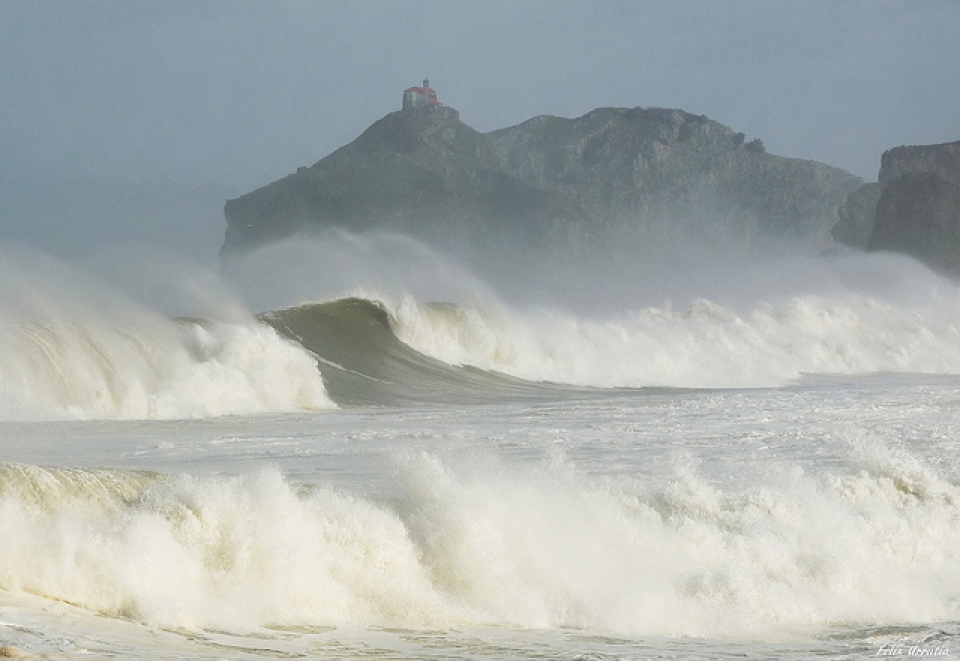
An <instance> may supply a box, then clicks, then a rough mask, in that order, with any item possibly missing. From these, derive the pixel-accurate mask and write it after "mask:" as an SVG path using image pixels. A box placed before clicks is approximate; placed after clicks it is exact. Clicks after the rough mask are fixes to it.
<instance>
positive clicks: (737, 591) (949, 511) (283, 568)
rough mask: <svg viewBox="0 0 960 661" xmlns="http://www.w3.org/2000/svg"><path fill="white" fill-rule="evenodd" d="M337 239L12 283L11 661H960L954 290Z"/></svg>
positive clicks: (59, 269) (4, 500) (863, 265)
mask: <svg viewBox="0 0 960 661" xmlns="http://www.w3.org/2000/svg"><path fill="white" fill-rule="evenodd" d="M326 238H327V240H326V241H325V242H323V241H322V242H321V244H322V245H320V244H318V245H311V246H308V247H306V248H305V247H304V245H302V243H301V244H296V245H292V246H286V247H285V248H282V249H281V248H271V249H270V250H271V251H272V252H270V251H268V252H267V253H264V254H260V255H256V256H255V258H251V260H250V262H249V263H246V264H240V265H234V266H233V267H232V270H231V269H227V271H229V273H228V274H226V275H224V274H220V273H210V272H207V271H204V270H203V269H200V268H199V267H193V266H190V265H187V264H182V263H178V262H176V261H175V260H172V259H167V258H162V257H156V256H148V255H140V254H138V255H130V254H126V255H125V256H117V255H108V256H101V257H100V258H98V259H97V260H91V261H89V262H87V263H84V264H81V265H77V264H65V263H62V262H59V261H57V260H54V259H52V258H49V257H45V256H43V255H40V254H37V253H33V252H30V251H28V250H25V249H20V248H13V247H6V248H4V249H2V250H0V285H2V287H0V530H2V531H3V532H2V535H0V655H6V656H17V655H20V656H23V657H26V658H30V657H38V658H49V659H73V658H138V659H224V658H226V659H254V658H321V659H322V658H329V659H356V658H377V659H534V658H538V659H590V660H597V659H635V660H639V659H733V658H738V659H741V658H751V659H753V658H756V659H766V658H770V659H773V658H777V659H781V658H783V659H810V658H825V659H860V658H867V657H877V656H938V657H948V658H950V657H955V656H958V655H960V462H958V458H960V287H958V286H957V283H955V282H953V281H951V280H949V279H946V278H943V277H941V276H938V275H936V274H934V273H932V272H930V271H929V270H927V269H925V268H924V267H922V266H921V265H919V264H917V263H915V262H913V261H911V260H908V259H906V258H902V257H896V256H892V255H880V254H878V255H862V254H856V253H832V254H821V253H820V252H817V251H812V252H811V251H809V250H806V249H803V248H798V247H796V246H791V247H787V248H783V249H779V250H778V251H774V252H768V253H764V254H762V255H750V256H744V255H737V256H736V259H732V258H729V257H730V256H729V255H727V256H721V257H723V258H722V259H721V258H720V257H718V258H716V259H713V260H710V259H705V260H702V261H701V260H698V266H696V267H695V266H694V265H691V264H689V263H684V262H683V260H682V259H676V260H674V259H671V258H665V257H663V256H662V255H661V259H660V260H659V261H657V260H646V261H644V263H645V264H648V265H650V264H652V266H649V270H644V269H643V268H640V267H636V268H634V267H633V266H632V265H631V262H629V260H627V261H625V262H617V263H614V264H605V265H604V266H603V267H602V268H601V267H599V266H594V267H591V268H588V269H580V270H578V269H577V268H576V264H572V263H571V261H575V260H567V261H564V262H562V263H560V264H556V263H554V269H555V271H556V272H555V273H552V272H551V271H550V270H549V269H545V268H544V264H546V263H548V262H549V261H550V260H547V259H543V260H540V261H539V262H536V263H534V262H535V261H536V260H531V261H530V263H529V264H526V265H525V266H526V267H527V270H525V271H524V270H518V269H516V268H507V267H505V266H503V264H502V263H499V262H498V263H497V267H496V268H493V269H488V270H487V271H486V272H481V271H482V269H479V268H477V267H476V261H475V260H474V261H471V260H470V259H469V258H467V257H464V258H463V259H460V260H455V259H453V258H452V257H450V256H438V255H436V254H435V253H434V252H433V251H431V250H428V249H426V248H424V247H423V246H419V245H415V244H414V243H412V242H410V241H408V240H406V239H402V238H398V237H390V236H370V237H356V236H353V237H351V236H346V235H338V236H336V237H333V238H331V237H326ZM331 243H332V247H331ZM307 254H309V255H312V256H313V257H311V258H307V257H305V256H304V255H307ZM311 259H312V260H313V261H311ZM640 261H643V260H640ZM252 264H258V265H259V266H257V267H254V266H252ZM721 264H724V265H725V266H724V267H723V268H721V267H720V265H721ZM361 267H362V268H361ZM258 269H259V270H258ZM671 269H673V270H671ZM498 274H499V277H498ZM521 276H522V277H521Z"/></svg>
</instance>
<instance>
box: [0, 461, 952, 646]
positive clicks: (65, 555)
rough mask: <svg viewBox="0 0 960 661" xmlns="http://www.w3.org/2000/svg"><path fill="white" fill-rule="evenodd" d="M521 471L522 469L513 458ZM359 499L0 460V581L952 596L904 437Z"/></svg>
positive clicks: (200, 590)
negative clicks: (730, 473)
mask: <svg viewBox="0 0 960 661" xmlns="http://www.w3.org/2000/svg"><path fill="white" fill-rule="evenodd" d="M518 471H521V472H522V474H517V472H518ZM399 479H400V483H399V484H398V485H397V495H396V497H395V498H393V499H391V500H389V501H377V500H371V499H370V498H369V497H360V496H355V495H351V494H349V493H344V492H340V491H337V490H334V489H330V488H327V487H324V486H303V485H298V484H294V483H290V482H288V481H286V480H285V479H284V478H283V477H281V475H280V474H279V473H278V472H276V471H265V472H260V473H256V474H250V475H246V476H239V477H216V476H208V477H203V478H195V477H189V476H183V475H179V476H178V475H163V474H151V473H131V472H122V471H107V470H100V471H91V470H81V469H62V468H61V469H58V468H40V467H36V466H28V465H20V464H7V465H3V466H2V467H0V526H2V527H3V530H4V531H6V533H5V539H6V541H5V543H4V544H3V545H2V546H0V588H2V589H4V590H22V591H26V592H29V593H32V594H36V595H40V596H43V597H46V598H52V599H57V600H62V601H65V602H68V603H71V604H74V605H77V606H80V607H82V608H85V609H88V610H90V611H93V612H96V613H99V614H105V615H108V616H114V617H125V618H132V619H135V620H138V621H141V622H145V623H149V624H153V625H160V626H168V627H200V628H218V629H226V630H250V629H251V628H255V627H258V626H278V625H279V626H299V625H304V626H321V625H334V626H341V625H374V624H375V625H388V626H416V627H424V626H439V627H446V628H449V627H453V626H459V625H462V624H469V623H482V624H498V625H507V626H524V627H585V628H589V629H593V630H605V631H614V632H623V633H629V634H642V635H670V636H676V635H697V636H720V637H723V636H728V635H733V636H739V635H750V634H762V635H770V633H771V632H776V631H789V630H790V629H792V628H793V629H796V628H806V627H820V626H824V625H836V624H853V625H856V624H859V623H871V624H882V623H903V622H912V621H921V622H929V621H938V620H948V619H951V618H954V619H955V618H956V617H957V616H958V602H957V599H958V597H960V510H958V503H960V490H958V488H957V487H956V486H955V485H953V484H951V483H949V482H948V481H946V480H944V479H942V478H940V477H939V476H938V475H937V474H935V473H934V472H932V471H931V470H929V469H928V468H926V467H925V466H923V465H921V464H919V463H918V462H916V461H914V460H912V459H911V458H909V457H901V458H899V459H894V458H887V459H886V460H883V461H875V462H873V463H869V462H866V463H864V464H862V465H861V470H860V471H859V472H857V473H851V474H834V473H823V474H820V475H806V474H803V473H802V472H793V473H791V472H789V471H787V472H785V473H784V474H783V475H781V477H780V478H779V479H774V478H769V477H768V478H767V480H766V483H764V484H759V485H757V486H754V487H749V488H739V489H734V488H721V487H718V486H715V485H712V484H710V483H709V482H708V481H707V480H705V479H704V478H703V477H701V476H700V475H698V474H696V473H691V472H681V473H678V474H676V475H675V476H674V477H673V478H667V479H665V481H663V482H659V483H655V484H651V483H649V482H647V481H646V480H645V481H643V482H642V483H641V482H640V481H636V482H635V481H632V480H630V479H627V478H625V479H623V480H619V481H616V482H611V481H609V480H598V479H597V478H590V477H588V476H585V475H583V474H581V473H579V472H578V471H577V470H576V469H574V468H573V467H571V466H569V465H567V464H564V463H560V464H551V465H547V466H543V467H541V468H526V469H522V470H521V469H519V468H513V469H511V468H507V467H503V466H501V467H499V468H498V469H497V470H494V471H489V470H487V471H477V470H472V469H470V468H463V467H459V468H458V467H456V466H451V465H449V464H447V463H446V462H443V461H440V460H439V459H437V458H436V457H435V456H432V455H418V456H414V457H411V458H408V459H407V460H406V462H405V463H404V464H403V465H402V467H401V471H400V478H399Z"/></svg>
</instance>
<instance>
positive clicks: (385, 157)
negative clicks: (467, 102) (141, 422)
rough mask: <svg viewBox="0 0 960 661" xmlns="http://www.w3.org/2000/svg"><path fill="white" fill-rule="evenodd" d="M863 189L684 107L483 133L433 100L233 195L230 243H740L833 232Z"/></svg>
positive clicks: (613, 112) (612, 111)
mask: <svg viewBox="0 0 960 661" xmlns="http://www.w3.org/2000/svg"><path fill="white" fill-rule="evenodd" d="M861 184H862V181H861V180H860V179H859V178H857V177H855V176H853V175H851V174H849V173H847V172H845V171H843V170H840V169H838V168H834V167H830V166H827V165H824V164H821V163H815V162H812V161H805V160H799V159H791V158H784V157H780V156H775V155H772V154H769V153H767V152H766V151H765V150H764V147H763V144H762V143H761V142H760V141H759V140H756V139H754V140H749V141H748V140H746V138H745V136H744V134H743V133H737V132H735V131H734V130H732V129H730V128H728V127H726V126H724V125H722V124H719V123H717V122H714V121H712V120H710V119H708V118H707V117H705V116H703V115H692V114H689V113H686V112H684V111H682V110H672V109H662V108H649V109H644V108H629V109H627V108H600V109H597V110H594V111H592V112H589V113H587V114H586V115H584V116H582V117H579V118H576V119H565V118H561V117H551V116H538V117H534V118H533V119H530V120H528V121H526V122H524V123H522V124H519V125H517V126H513V127H510V128H505V129H500V130H497V131H492V132H490V133H480V132H478V131H475V130H474V129H472V128H470V127H469V126H467V125H466V124H464V123H463V122H462V121H461V120H460V115H459V113H458V112H457V111H456V110H454V109H453V108H450V107H448V106H439V105H434V106H429V107H421V108H409V109H406V110H403V111H398V112H394V113H391V114H389V115H387V116H386V117H384V118H382V119H380V120H379V121H377V122H375V123H374V124H373V125H372V126H370V127H369V128H368V129H367V130H366V131H364V132H363V134H361V135H360V136H359V137H358V138H357V139H356V140H354V141H353V142H351V143H350V144H348V145H346V146H344V147H342V148H340V149H338V150H337V151H335V152H333V153H332V154H330V155H329V156H327V157H326V158H324V159H322V160H321V161H319V162H317V163H316V164H314V165H312V166H310V167H302V168H300V169H299V170H298V171H297V172H296V173H293V174H291V175H289V176H287V177H284V178H283V179H280V180H279V181H276V182H274V183H272V184H269V185H267V186H264V187H263V188H260V189H258V190H255V191H253V192H251V193H248V194H246V195H244V196H242V197H239V198H237V199H233V200H229V201H228V202H227V203H226V207H225V215H226V220H227V232H226V239H225V243H224V252H225V253H230V252H232V251H237V250H243V249H245V248H250V247H255V246H257V245H260V244H262V243H264V242H268V241H272V240H276V239H280V238H283V237H287V236H290V235H293V234H295V233H297V232H301V231H310V230H318V229H325V228H342V229H345V230H348V231H357V232H362V231H366V230H372V229H383V230H393V231H397V232H403V233H407V234H410V235H413V236H416V237H420V238H424V239H427V240H431V241H434V242H436V241H441V242H443V241H469V242H476V241H489V242H492V243H494V244H495V243H497V242H498V241H499V242H503V241H510V242H515V241H516V240H518V238H520V239H523V240H529V241H532V242H534V243H536V244H541V245H549V244H555V243H557V242H571V241H577V242H580V241H584V240H588V239H591V238H594V239H601V240H602V239H603V237H607V238H608V240H609V237H611V236H614V237H615V236H616V235H617V234H618V233H619V232H622V231H644V230H645V229H649V228H657V227H661V228H662V227H665V226H675V225H676V226H683V227H684V228H686V229H691V228H692V229H703V230H705V231H706V232H707V234H708V235H709V234H711V233H718V232H716V230H718V229H719V230H722V231H723V233H724V234H725V235H726V236H734V237H736V240H738V241H739V240H743V241H750V240H753V239H754V238H760V237H764V236H790V237H813V238H816V239H818V240H826V239H828V237H829V234H830V230H831V228H833V226H834V225H835V224H836V223H837V220H838V215H837V213H838V212H837V210H838V208H839V207H841V206H842V205H843V203H844V201H845V200H847V198H848V195H849V194H850V193H851V192H853V191H855V190H857V189H858V188H859V187H860V185H861ZM613 240H616V239H613Z"/></svg>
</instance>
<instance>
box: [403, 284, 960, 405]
mask: <svg viewBox="0 0 960 661" xmlns="http://www.w3.org/2000/svg"><path fill="white" fill-rule="evenodd" d="M385 305H386V306H387V307H388V309H389V311H390V313H391V317H392V320H393V324H394V329H395V332H396V333H397V335H398V336H399V337H400V339H401V340H403V341H404V342H406V343H407V344H409V345H410V346H412V347H413V348H414V349H416V350H418V351H420V352H422V353H425V354H427V355H429V356H432V357H434V358H437V359H439V360H443V361H445V362H448V363H451V364H457V365H472V366H475V367H479V368H481V369H485V370H495V371H499V372H504V373H507V374H510V375H513V376H517V377H519V378H523V379H528V380H532V381H553V382H560V383H571V384H581V385H591V386H601V387H611V386H621V387H642V386H678V387H759V386H775V385H783V384H785V383H788V382H790V381H791V380H794V379H797V378H798V377H800V376H801V375H803V374H805V373H816V374H863V373H876V372H886V371H889V372H917V373H931V374H958V373H960V300H937V301H934V302H929V301H924V302H922V303H920V304H917V305H915V306H910V305H904V304H899V303H895V302H885V301H883V300H878V299H874V298H870V297H864V296H838V297H826V296H817V295H803V296H796V297H792V298H789V299H787V300H785V301H783V302H779V303H763V302H761V303H758V304H756V305H754V306H752V308H751V309H748V310H747V311H746V312H740V311H737V310H735V309H733V308H731V307H725V306H722V305H719V304H716V303H713V302H711V301H707V300H703V299H701V300H697V301H694V302H693V303H691V304H690V305H688V306H685V307H683V308H681V309H673V308H672V307H669V306H666V307H648V308H645V309H642V310H638V311H633V312H625V313H621V314H618V315H615V316H612V317H610V318H607V319H601V320H597V319H588V318H584V317H579V316H576V315H573V314H568V313H563V312H557V311H544V310H541V311H536V312H529V311H528V312H523V313H520V312H517V311H513V310H510V309H509V308H507V307H505V306H503V305H499V304H498V305H491V304H473V305H464V306H436V305H428V304H424V303H423V302H421V301H419V300H417V299H415V298H413V297H410V296H406V297H399V298H396V299H391V300H388V301H387V302H386V303H385Z"/></svg>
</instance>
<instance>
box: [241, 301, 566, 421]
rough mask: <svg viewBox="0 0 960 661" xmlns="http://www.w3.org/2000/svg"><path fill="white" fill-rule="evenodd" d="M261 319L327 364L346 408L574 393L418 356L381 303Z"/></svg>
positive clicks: (338, 304)
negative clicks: (399, 334)
mask: <svg viewBox="0 0 960 661" xmlns="http://www.w3.org/2000/svg"><path fill="white" fill-rule="evenodd" d="M430 307H431V309H433V308H437V307H439V308H444V307H447V306H445V305H441V304H434V305H432V306H430ZM260 318H261V320H262V321H264V322H265V323H267V324H269V325H271V326H273V327H274V328H276V329H277V331H279V332H280V333H282V334H283V335H285V336H286V337H288V338H290V339H293V340H295V341H296V342H298V343H300V344H301V345H302V346H303V347H305V348H306V349H308V350H309V351H310V352H311V353H313V354H314V355H316V356H318V357H319V360H320V362H321V372H322V373H323V374H324V377H325V382H326V385H327V390H328V392H329V394H330V396H331V397H332V398H333V399H334V400H335V401H337V402H338V403H341V404H412V403H430V402H433V403H456V402H490V401H498V400H503V399H506V398H517V397H520V398H524V397H536V396H543V395H549V394H554V395H556V394H557V393H559V392H566V391H569V390H570V389H565V390H561V389H558V388H551V387H549V386H545V385H538V384H536V383H532V382H526V381H523V380H520V379H517V378H513V377H510V376H508V375H506V374H503V373H498V372H496V371H492V370H489V369H476V368H473V367H469V366H468V367H466V368H465V367H463V366H461V365H459V364H457V363H453V362H450V361H445V360H443V358H444V356H438V357H432V356H430V355H428V354H427V353H425V352H422V351H416V350H415V349H413V348H412V347H411V346H410V345H409V344H407V343H404V342H401V341H400V339H399V338H398V337H397V335H396V333H395V332H394V326H395V324H396V320H395V318H393V317H391V315H390V313H388V311H387V308H386V307H385V305H384V303H383V302H381V301H373V300H368V299H363V298H352V297H351V298H345V299H340V300H337V301H332V302H329V303H322V304H313V305H302V306H298V307H295V308H290V309H287V310H281V311H276V312H270V313H266V314H263V315H261V316H260Z"/></svg>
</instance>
